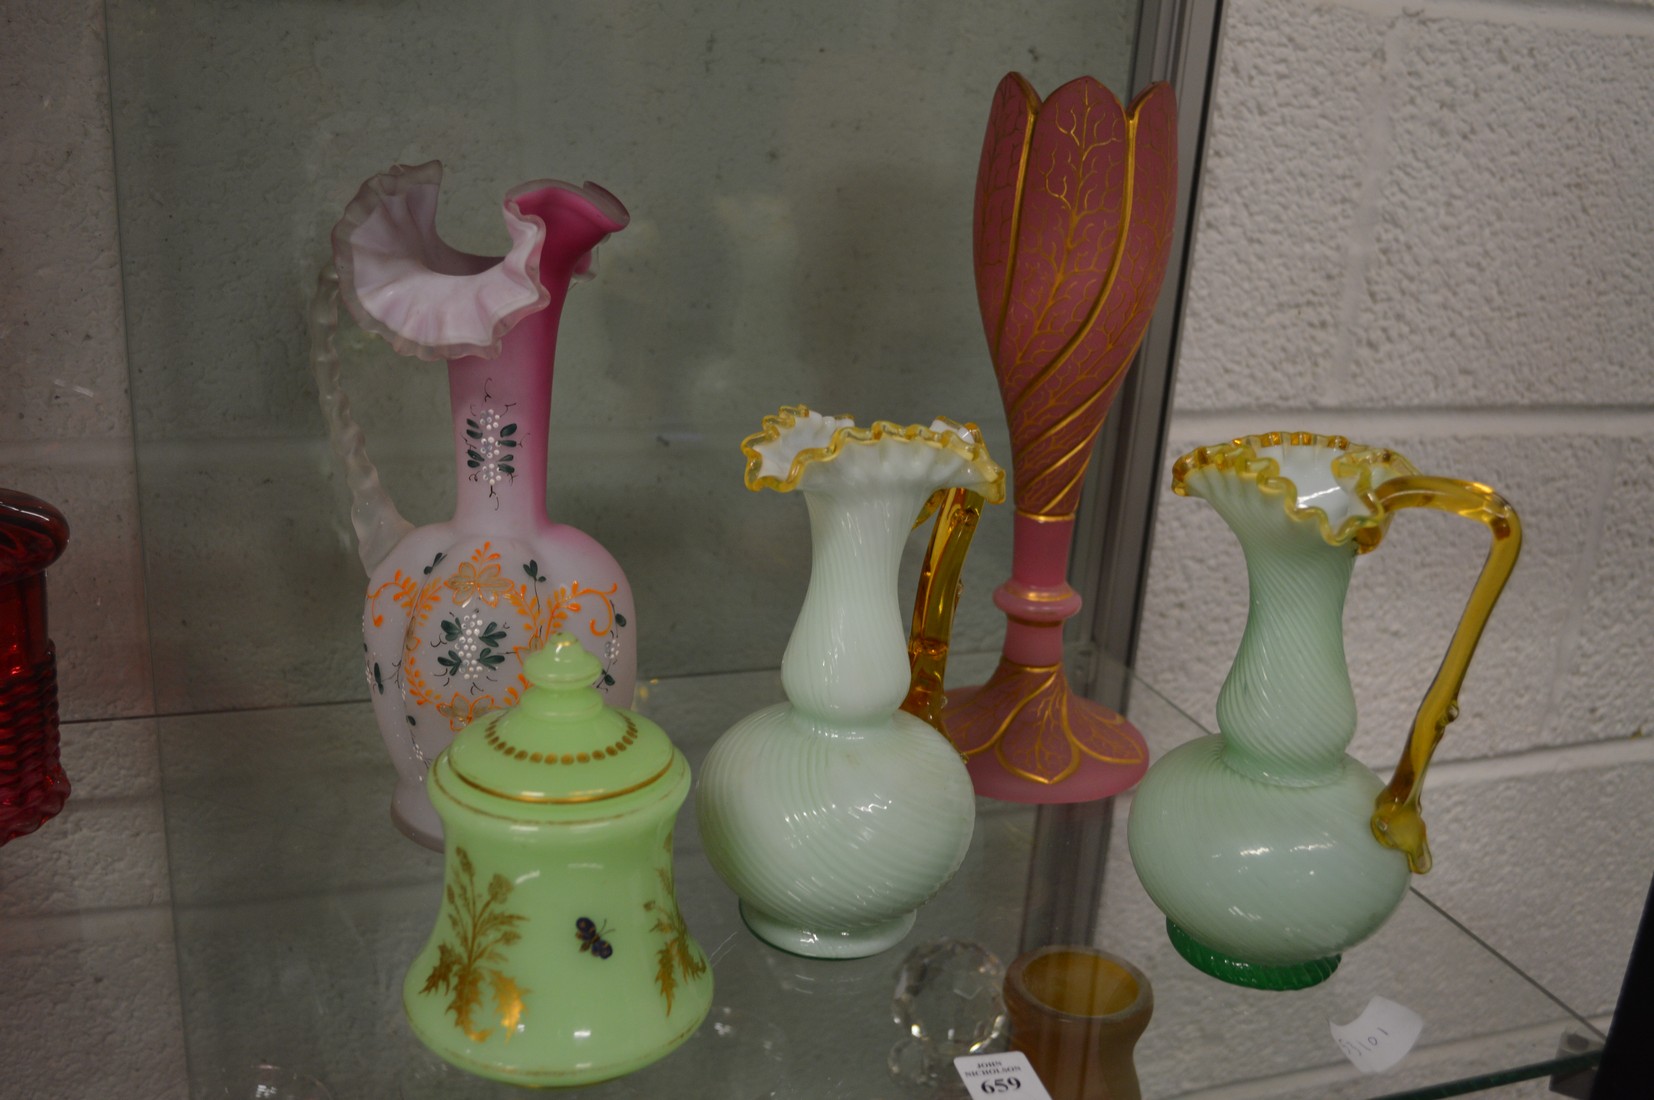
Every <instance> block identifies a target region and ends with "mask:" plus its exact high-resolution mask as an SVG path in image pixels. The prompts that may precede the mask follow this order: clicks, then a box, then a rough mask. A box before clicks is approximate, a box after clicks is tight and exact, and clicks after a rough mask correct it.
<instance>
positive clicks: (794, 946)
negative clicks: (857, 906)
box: [740, 900, 919, 962]
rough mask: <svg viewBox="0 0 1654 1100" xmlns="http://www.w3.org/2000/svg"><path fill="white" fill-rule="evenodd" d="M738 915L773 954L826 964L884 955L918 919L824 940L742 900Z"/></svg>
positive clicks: (827, 936) (909, 917)
mask: <svg viewBox="0 0 1654 1100" xmlns="http://www.w3.org/2000/svg"><path fill="white" fill-rule="evenodd" d="M740 912H741V923H743V924H745V925H746V926H747V931H749V932H751V933H752V934H753V935H754V936H757V937H758V938H759V939H761V940H763V941H764V942H765V943H767V944H769V945H770V946H771V947H773V948H775V949H776V950H777V951H784V952H786V953H787V954H789V955H793V956H796V957H798V958H801V959H823V960H826V961H828V962H836V961H839V960H846V961H847V960H850V959H865V958H869V957H871V956H873V955H878V954H881V953H883V952H885V951H888V950H890V949H891V948H892V947H895V946H896V945H897V944H898V943H901V942H902V941H903V940H904V939H906V938H907V934H908V933H909V932H911V931H912V930H913V924H914V922H915V921H917V920H918V919H919V914H918V911H917V910H915V911H914V912H911V913H904V914H903V915H901V916H899V917H894V918H892V919H890V920H888V921H885V922H883V923H882V924H872V925H868V926H866V927H865V928H860V929H854V930H846V931H844V932H841V933H827V934H825V937H824V936H823V934H821V933H816V932H811V931H810V930H808V929H804V928H800V927H798V926H797V925H795V924H792V923H789V922H788V921H784V920H780V919H779V918H776V917H772V916H770V915H769V914H767V913H765V912H763V911H762V910H758V909H754V908H753V907H752V906H750V905H748V904H747V903H746V901H744V900H743V901H742V902H741V903H740ZM812 947H818V948H820V950H814V951H813V950H811V948H812Z"/></svg>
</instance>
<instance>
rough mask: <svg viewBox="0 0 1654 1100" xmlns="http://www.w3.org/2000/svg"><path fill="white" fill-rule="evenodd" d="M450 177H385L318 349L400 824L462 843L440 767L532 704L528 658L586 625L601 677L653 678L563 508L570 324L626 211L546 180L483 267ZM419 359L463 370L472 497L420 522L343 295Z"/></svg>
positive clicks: (371, 680)
mask: <svg viewBox="0 0 1654 1100" xmlns="http://www.w3.org/2000/svg"><path fill="white" fill-rule="evenodd" d="M441 179H442V167H441V165H440V164H438V163H437V162H435V161H433V162H431V163H429V164H424V165H420V166H419V167H415V168H408V167H402V166H397V167H394V168H392V169H390V170H389V171H388V172H385V173H382V174H380V175H378V176H375V177H374V178H372V179H370V180H368V181H367V182H366V183H365V184H363V185H362V189H361V191H360V192H358V194H357V195H356V198H355V199H354V200H352V202H351V203H350V205H349V206H348V207H347V208H346V210H345V214H344V217H343V218H342V219H340V221H339V223H338V225H337V226H335V228H334V230H333V264H332V265H331V266H330V267H329V268H328V269H327V270H325V271H323V273H322V277H321V281H320V285H319V288H318V294H317V299H316V305H315V308H314V310H313V313H312V318H311V323H312V355H313V360H314V362H313V365H314V367H315V370H316V376H317V383H318V388H319V390H320V393H321V400H322V409H323V412H324V414H325V415H326V417H327V420H328V426H329V430H330V435H331V439H332V443H333V447H334V450H335V451H336V452H337V454H338V455H339V457H340V459H341V460H342V461H343V463H344V465H345V470H346V474H347V478H348V480H349V485H350V492H351V517H352V521H353V523H354V526H355V528H356V535H357V542H358V549H359V552H360V554H361V558H362V564H363V566H364V567H365V568H366V570H367V572H368V587H367V604H366V608H365V609H364V612H363V621H362V630H363V642H364V662H365V672H366V677H367V685H368V691H369V693H370V694H371V696H372V699H373V706H374V714H375V717H376V719H377V721H378V725H379V731H380V734H381V735H382V736H383V738H384V741H385V746H386V748H387V749H388V750H389V751H390V754H391V759H392V761H393V762H394V764H395V765H396V771H397V785H396V791H395V794H394V797H393V799H392V803H391V816H392V819H393V820H394V821H395V822H396V824H397V826H398V827H399V828H401V829H402V831H403V832H405V833H407V834H408V835H409V836H410V837H412V838H413V839H415V840H417V841H419V842H420V843H422V844H425V845H427V846H429V847H432V848H437V849H441V848H442V825H441V822H440V821H439V819H438V818H437V816H436V813H435V811H434V810H433V809H432V807H431V803H430V800H429V799H428V798H427V797H426V794H425V790H424V783H425V774H426V769H427V767H428V766H429V764H430V763H431V762H432V761H433V760H435V758H436V756H437V754H438V753H440V752H441V751H442V750H443V749H444V748H446V747H447V745H448V743H449V742H450V741H451V740H452V739H453V736H454V734H455V733H457V732H458V731H459V730H461V729H463V728H464V727H465V726H466V725H467V724H468V723H469V722H470V721H471V720H472V719H474V718H476V717H477V716H478V715H481V714H485V713H487V712H488V711H490V710H494V709H496V708H502V707H509V706H512V705H514V704H515V703H516V702H517V700H518V697H519V695H520V694H521V692H522V691H523V690H524V689H525V688H526V687H527V686H528V681H527V679H526V678H525V677H524V674H523V670H522V658H523V656H524V655H525V654H527V653H529V652H532V651H534V650H537V649H539V648H540V647H541V646H543V645H544V644H545V643H546V641H547V639H549V638H551V637H552V636H553V635H555V634H558V633H559V632H563V631H567V632H568V633H570V634H573V635H574V636H576V637H578V638H579V639H580V641H581V642H582V644H583V645H584V646H585V648H586V649H587V650H589V651H590V652H591V653H592V655H593V656H595V657H597V659H598V660H599V662H600V663H601V665H602V672H601V674H600V675H599V676H598V678H597V680H596V682H595V683H594V684H593V686H594V687H596V688H597V689H598V690H599V691H600V692H602V693H603V694H604V695H606V696H607V697H608V698H609V700H611V701H612V702H613V703H615V704H616V705H620V706H626V705H629V704H630V702H631V699H632V688H633V683H634V680H635V677H636V670H637V648H636V644H635V638H636V628H637V624H636V619H635V616H634V611H633V606H632V593H631V588H630V586H629V585H628V584H627V583H626V576H625V574H624V573H622V572H621V569H620V566H619V565H618V564H616V562H615V560H614V558H613V557H611V556H610V555H609V553H608V551H606V550H604V549H603V547H602V546H600V545H598V543H597V542H596V541H595V540H594V539H592V538H591V537H590V536H589V535H586V534H584V533H582V532H580V531H577V530H575V529H574V528H572V527H569V526H566V525H564V524H560V523H554V522H552V521H551V519H549V518H548V517H547V515H546V436H547V431H548V427H549V418H550V412H551V379H552V365H553V358H554V352H555V350H556V344H557V324H558V321H559V319H560V318H561V316H562V312H563V300H564V297H565V296H566V295H567V293H568V289H569V285H570V283H571V282H572V281H573V280H574V279H576V278H579V277H582V276H585V275H588V274H589V273H590V270H591V266H592V257H593V250H594V249H595V248H596V247H597V246H598V244H600V243H601V242H602V241H603V240H604V238H606V237H607V236H608V235H609V234H610V233H614V232H617V231H618V230H620V229H623V228H625V226H626V223H627V217H628V215H627V213H626V208H625V207H624V206H622V205H621V204H620V202H619V200H617V199H616V198H615V197H614V196H613V195H611V194H609V193H608V192H607V191H605V190H603V189H602V188H600V187H598V186H596V185H595V184H590V183H588V184H586V185H585V186H584V187H575V186H573V185H571V184H566V183H561V182H558V181H555V180H539V181H536V182H533V183H527V184H523V185H522V186H520V187H516V188H513V189H512V190H511V191H510V192H509V193H508V194H507V195H506V197H505V201H504V217H505V224H506V231H507V232H508V233H509V235H510V237H511V241H512V247H511V251H510V252H509V253H508V254H507V255H505V256H503V257H499V256H493V257H491V256H472V255H468V254H466V253H463V252H459V251H457V250H455V249H453V248H450V247H449V246H448V245H447V244H446V243H444V242H443V240H442V239H441V238H440V237H439V236H438V235H437V232H436V207H437V193H438V189H439V186H440V184H441ZM341 297H342V298H343V300H344V302H345V305H346V306H347V308H348V309H349V311H350V313H351V315H352V316H353V317H354V318H355V320H356V322H357V323H358V324H359V325H361V326H362V327H363V328H364V329H366V330H368V331H370V332H373V333H376V334H378V335H380V336H383V337H384V338H385V339H387V340H389V341H390V343H391V345H392V346H393V347H394V348H395V349H396V350H397V351H398V352H400V353H402V354H404V355H410V356H416V357H418V358H420V359H445V360H447V362H448V397H449V403H450V406H451V410H452V413H453V440H454V467H455V470H456V479H457V484H458V493H457V496H458V503H457V506H456V508H455V511H454V516H453V518H452V519H450V520H448V521H447V522H445V523H434V524H430V525H428V526H424V527H419V528H414V527H413V526H412V525H411V524H409V523H408V522H407V521H406V520H405V519H403V518H402V516H401V514H400V513H398V512H397V510H396V506H395V505H394V504H392V503H391V501H390V499H389V497H388V496H387V495H386V494H385V491H384V489H383V488H382V487H381V486H380V484H379V477H378V473H377V471H376V470H375V469H374V467H373V464H372V463H371V462H369V461H368V459H367V456H366V454H365V452H364V450H363V443H362V433H361V430H360V429H359V428H358V427H357V426H356V424H355V422H354V421H353V420H352V418H351V415H350V406H349V402H348V401H347V400H346V398H345V395H344V392H343V390H342V389H341V387H340V379H339V373H340V372H339V359H338V355H337V353H336V351H335V333H336V328H337V321H338V314H339V310H338V302H339V299H340V298H341Z"/></svg>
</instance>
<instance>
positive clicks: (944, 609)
mask: <svg viewBox="0 0 1654 1100" xmlns="http://www.w3.org/2000/svg"><path fill="white" fill-rule="evenodd" d="M984 503H986V502H985V501H984V499H983V497H982V494H980V493H973V492H971V491H970V490H969V489H941V490H938V491H937V492H936V493H935V494H933V495H932V496H931V498H930V501H929V502H928V503H927V504H926V505H925V509H924V511H922V512H920V513H919V518H918V520H916V521H915V522H914V526H916V527H917V526H918V525H919V524H921V523H923V522H924V521H925V519H926V518H927V517H929V516H930V515H931V514H932V513H934V514H935V516H936V523H935V525H934V526H933V527H932V528H931V533H930V545H929V546H927V547H926V548H925V560H924V561H923V562H922V563H921V564H920V566H919V591H918V594H917V595H916V596H915V597H914V599H913V627H912V629H911V630H910V631H909V632H908V636H907V660H908V667H909V668H910V669H911V671H912V680H911V682H910V683H909V685H908V691H907V698H906V699H904V700H903V701H902V709H903V710H905V711H907V712H908V713H909V714H912V715H914V716H916V717H919V718H923V719H924V720H925V721H926V722H929V723H930V724H931V725H932V726H934V727H936V730H937V732H939V733H940V732H946V731H945V730H943V728H942V707H943V706H944V705H946V703H947V697H946V696H945V695H943V694H942V681H943V677H944V676H945V675H946V673H947V665H948V638H949V637H950V636H951V635H952V633H953V610H954V608H955V607H956V606H957V605H958V603H959V574H960V571H961V570H963V569H964V567H965V553H966V551H968V550H969V549H970V547H971V536H973V535H974V534H975V533H976V524H977V521H978V520H980V519H981V518H982V505H983V504H984Z"/></svg>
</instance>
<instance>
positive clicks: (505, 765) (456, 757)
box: [446, 634, 678, 816]
mask: <svg viewBox="0 0 1654 1100" xmlns="http://www.w3.org/2000/svg"><path fill="white" fill-rule="evenodd" d="M602 672H603V668H602V665H601V664H600V663H599V662H598V660H597V658H596V657H593V656H592V655H591V654H590V653H589V652H587V650H586V648H585V647H584V646H582V645H581V644H580V643H579V641H578V640H576V639H575V638H574V637H572V636H571V635H568V634H559V635H556V636H555V637H553V638H551V639H550V640H549V641H548V642H547V643H546V644H545V645H544V646H543V647H542V648H540V649H538V650H534V651H532V652H529V653H527V654H525V655H524V657H523V673H524V675H525V676H526V677H527V678H528V681H529V683H530V685H531V686H530V687H529V688H528V689H527V690H526V691H525V692H524V693H523V695H522V697H521V699H519V700H518V702H517V705H516V706H514V707H512V708H511V709H509V710H502V711H493V712H491V713H489V714H486V715H484V716H482V717H481V718H480V719H478V720H477V721H475V722H473V723H472V724H471V725H470V726H468V727H466V728H465V730H463V731H462V732H461V733H460V734H459V736H458V737H456V738H455V739H454V743H453V745H452V746H450V747H449V749H448V750H447V754H446V755H447V757H448V764H449V768H450V769H451V770H452V773H453V775H454V776H455V778H457V779H459V780H460V781H461V787H460V789H458V790H453V791H450V792H449V793H450V794H452V795H454V796H455V798H456V799H457V800H459V801H460V802H462V803H464V802H470V801H473V800H475V799H476V798H477V797H478V796H483V797H486V798H489V799H504V800H507V801H510V802H515V803H521V804H526V805H530V806H548V807H550V806H560V807H580V806H585V805H588V804H590V803H596V802H607V801H608V800H610V799H614V798H618V797H620V796H622V795H627V794H631V793H634V792H637V791H641V790H643V789H644V788H645V787H648V786H649V785H650V784H652V783H655V782H656V781H657V780H660V779H661V778H663V777H664V776H665V775H666V774H667V773H668V772H669V771H671V770H672V767H673V763H674V761H675V759H677V758H678V756H677V750H676V749H674V748H673V746H672V742H671V741H670V740H669V739H668V738H667V736H666V733H665V732H664V731H663V730H662V729H661V728H660V727H659V726H657V725H656V724H655V723H653V722H651V721H649V720H648V719H647V718H644V717H642V716H641V715H638V714H634V713H632V712H631V711H627V710H621V709H619V708H616V707H610V706H606V705H605V704H604V702H603V696H602V695H601V694H599V693H598V692H597V690H596V689H595V688H593V687H592V686H591V685H592V684H593V683H594V682H595V681H596V680H597V678H598V677H599V676H601V675H602ZM610 809H611V808H610V807H604V814H605V816H607V815H608V814H609V812H610Z"/></svg>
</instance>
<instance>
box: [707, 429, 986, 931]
mask: <svg viewBox="0 0 1654 1100" xmlns="http://www.w3.org/2000/svg"><path fill="white" fill-rule="evenodd" d="M963 465H964V464H963V463H962V462H961V461H960V460H959V457H958V456H957V455H956V454H953V453H952V452H950V451H948V450H945V449H940V448H938V447H936V446H934V445H933V444H929V443H926V442H925V441H923V440H915V439H902V438H899V437H893V438H884V439H880V440H877V441H874V442H870V443H867V444H864V445H856V446H853V447H846V448H845V449H844V451H843V453H841V454H839V455H837V456H836V457H835V458H834V459H833V460H831V461H827V462H822V463H819V464H817V465H814V466H811V467H810V468H809V469H808V471H807V474H806V476H805V478H804V479H803V480H802V481H801V484H800V486H799V487H800V488H802V489H803V490H804V491H805V497H806V499H807V501H808V503H809V509H810V530H811V538H812V560H811V572H810V586H809V590H808V592H807V593H806V595H805V597H804V606H803V608H802V609H801V610H800V612H799V617H798V623H797V625H796V626H795V627H794V629H793V634H792V639H791V641H789V642H788V645H787V653H786V657H785V658H784V660H783V662H782V682H783V685H784V686H785V688H786V691H787V697H788V699H789V700H790V701H789V702H787V703H782V704H779V705H777V706H772V707H768V708H766V709H764V710H761V711H758V712H757V713H755V714H752V715H750V716H748V717H747V718H745V719H743V720H742V721H741V722H739V723H737V724H736V725H735V726H734V727H732V728H731V729H730V730H729V731H728V732H726V733H725V734H724V735H723V736H722V737H721V738H719V740H718V743H717V744H716V745H715V746H714V747H713V750H712V752H711V753H710V754H709V755H708V756H707V759H706V763H705V764H704V765H702V767H701V770H700V781H699V785H698V787H697V790H696V811H697V813H698V815H699V818H700V826H701V838H702V840H703V842H704V843H705V846H706V854H707V858H708V859H709V860H710V861H711V863H712V865H713V867H714V868H716V870H717V871H718V873H719V874H720V875H722V876H723V878H724V881H725V882H727V883H729V885H730V887H731V889H733V890H734V891H735V892H736V893H737V894H738V895H740V898H741V912H742V915H743V917H744V918H745V919H746V922H747V925H748V926H749V927H750V928H751V929H752V930H753V931H754V932H755V933H756V934H757V935H758V936H759V937H761V938H762V939H764V940H766V941H768V942H770V943H772V944H774V945H776V946H777V947H781V948H783V949H784V950H787V951H791V952H794V953H795V954H801V955H810V956H816V957H824V958H855V957H861V956H866V955H872V954H875V953H877V952H879V951H883V950H885V949H886V948H888V947H891V946H893V945H894V944H896V943H897V942H899V941H900V940H901V939H902V937H903V936H905V935H906V934H907V931H908V929H909V928H911V927H912V925H913V920H914V911H915V910H916V909H917V908H918V907H919V906H920V905H922V904H923V903H924V902H925V901H926V900H927V899H929V898H930V897H931V895H933V894H935V893H936V891H937V890H939V889H941V887H942V885H943V884H944V883H946V882H947V881H948V879H949V878H951V877H952V876H953V873H954V871H955V870H957V869H958V867H959V864H960V862H961V861H962V860H963V859H964V858H965V851H966V849H967V848H968V847H969V846H970V839H971V831H972V829H973V827H974V825H975V819H976V808H975V802H974V798H973V795H972V791H971V781H970V776H969V774H968V773H967V772H966V770H965V765H964V762H963V761H962V760H961V759H960V758H959V754H958V753H957V752H956V751H955V750H954V748H953V746H952V745H951V744H949V743H948V741H947V740H946V738H944V737H942V735H941V734H939V733H937V732H936V730H935V729H933V728H931V727H930V726H929V725H927V724H926V723H925V722H923V721H921V720H920V719H918V718H915V717H913V716H912V715H910V714H906V713H904V712H902V711H899V710H897V707H898V706H899V705H900V704H901V702H902V699H903V696H904V695H905V694H906V692H907V688H908V658H907V646H906V631H905V627H904V624H903V622H902V618H901V612H900V605H899V603H898V601H897V592H896V573H897V567H898V565H899V563H900V559H901V552H902V546H903V544H904V543H905V542H906V539H907V536H908V533H909V531H910V530H911V527H912V524H913V517H914V516H915V515H916V514H918V512H919V509H920V507H921V506H922V505H923V504H924V502H925V500H926V498H927V497H928V496H929V495H930V494H931V493H932V492H934V491H935V490H936V489H938V488H942V487H944V486H947V485H949V484H953V483H955V482H956V481H957V480H958V479H959V478H960V476H961V467H962V466H963Z"/></svg>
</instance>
